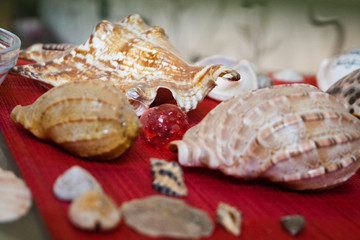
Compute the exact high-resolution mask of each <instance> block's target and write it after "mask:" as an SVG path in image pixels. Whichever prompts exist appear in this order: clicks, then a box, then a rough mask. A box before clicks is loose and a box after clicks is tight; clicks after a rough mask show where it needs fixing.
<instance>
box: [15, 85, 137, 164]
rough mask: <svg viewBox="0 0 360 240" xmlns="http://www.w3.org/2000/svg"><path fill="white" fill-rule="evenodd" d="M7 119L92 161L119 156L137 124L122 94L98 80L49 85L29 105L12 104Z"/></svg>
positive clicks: (134, 135) (134, 131)
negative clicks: (57, 85) (53, 86)
mask: <svg viewBox="0 0 360 240" xmlns="http://www.w3.org/2000/svg"><path fill="white" fill-rule="evenodd" d="M11 119H12V120H13V121H14V122H17V123H20V124H21V125H22V126H23V127H24V128H25V129H27V130H29V131H30V132H31V133H32V134H34V135H35V136H36V137H38V138H40V139H43V140H46V141H53V142H55V143H56V144H58V145H60V146H61V147H62V148H64V149H66V150H67V151H69V152H70V153H72V154H74V155H76V156H80V157H84V158H92V159H96V160H110V159H114V158H116V157H118V156H120V155H121V154H122V153H124V152H125V150H127V149H128V148H129V147H130V146H132V144H133V143H134V142H135V140H136V138H137V136H138V130H139V127H140V121H139V119H138V117H137V116H136V114H135V112H134V111H133V108H132V107H131V105H130V104H129V103H128V101H127V98H126V97H125V95H124V94H123V93H122V92H121V91H119V90H118V89H116V88H114V87H113V86H110V85H107V84H105V83H104V82H101V81H82V82H71V83H67V84H64V85H62V86H59V87H55V88H52V89H51V90H49V91H48V92H46V93H45V94H43V95H42V96H40V97H39V98H38V99H37V100H36V101H35V102H34V103H33V104H32V105H29V106H20V105H18V106H16V107H15V108H14V109H13V111H12V112H11Z"/></svg>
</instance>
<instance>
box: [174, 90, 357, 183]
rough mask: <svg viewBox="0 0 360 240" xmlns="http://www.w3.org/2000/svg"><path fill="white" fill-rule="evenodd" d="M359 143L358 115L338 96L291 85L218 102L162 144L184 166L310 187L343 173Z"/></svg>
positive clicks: (350, 170)
mask: <svg viewBox="0 0 360 240" xmlns="http://www.w3.org/2000/svg"><path fill="white" fill-rule="evenodd" d="M345 106H347V105H345ZM359 144H360V121H359V120H358V119H357V118H356V117H354V116H353V115H351V114H350V113H349V112H348V110H347V109H346V107H344V105H343V102H342V101H341V100H338V99H336V98H335V97H333V96H331V95H329V94H327V93H324V92H322V91H320V90H319V89H317V88H315V87H312V86H310V85H306V84H292V85H279V86H275V87H270V88H264V89H259V90H255V91H251V92H249V93H245V94H242V95H239V96H238V97H235V98H232V99H230V100H228V101H225V102H222V103H221V104H219V105H218V106H217V107H216V108H214V109H213V110H212V111H210V113H209V114H207V116H205V118H204V119H203V120H202V121H201V122H200V123H199V124H198V125H196V126H194V127H192V128H190V129H189V130H188V131H187V132H186V133H185V135H184V137H183V139H182V140H181V141H173V142H171V143H170V145H169V148H170V149H171V150H173V151H175V150H178V152H179V156H178V159H179V162H180V164H182V165H185V166H207V167H209V168H215V169H219V170H221V171H222V172H224V173H225V174H227V175H232V176H236V177H239V178H245V179H249V178H265V179H268V180H270V181H273V182H278V183H281V184H283V185H284V186H286V187H288V188H292V189H296V190H313V189H325V188H331V187H334V186H336V185H338V184H341V183H343V182H345V181H346V180H348V179H349V178H350V177H351V176H352V175H353V174H354V173H355V172H356V171H357V170H358V168H359V165H360V161H359V158H360V149H359V147H358V146H359Z"/></svg>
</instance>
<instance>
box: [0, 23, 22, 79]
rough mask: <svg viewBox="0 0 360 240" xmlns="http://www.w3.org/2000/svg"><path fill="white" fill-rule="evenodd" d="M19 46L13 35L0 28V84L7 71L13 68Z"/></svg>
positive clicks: (18, 41) (18, 40)
mask: <svg viewBox="0 0 360 240" xmlns="http://www.w3.org/2000/svg"><path fill="white" fill-rule="evenodd" d="M20 45H21V42H20V39H19V38H18V37H17V36H16V35H15V34H13V33H11V32H9V31H6V30H5V29H2V28H0V84H1V83H2V82H3V81H4V79H5V77H6V75H7V73H8V72H9V70H10V69H11V68H12V67H14V66H15V64H16V62H17V58H18V56H19V52H20Z"/></svg>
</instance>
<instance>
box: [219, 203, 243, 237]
mask: <svg viewBox="0 0 360 240" xmlns="http://www.w3.org/2000/svg"><path fill="white" fill-rule="evenodd" d="M216 221H217V222H218V223H219V224H221V225H222V226H223V227H224V228H225V229H226V230H227V231H228V232H230V233H232V234H234V235H235V236H240V234H241V222H242V217H241V212H239V211H238V210H237V209H236V208H235V207H232V206H230V205H228V204H226V203H223V202H220V203H219V205H218V208H217V210H216Z"/></svg>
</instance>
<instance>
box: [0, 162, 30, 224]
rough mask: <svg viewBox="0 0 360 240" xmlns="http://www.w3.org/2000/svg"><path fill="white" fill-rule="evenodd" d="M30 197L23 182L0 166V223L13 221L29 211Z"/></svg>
mask: <svg viewBox="0 0 360 240" xmlns="http://www.w3.org/2000/svg"><path fill="white" fill-rule="evenodd" d="M31 202H32V197H31V192H30V190H29V188H28V187H27V186H26V184H25V182H24V181H23V180H22V179H20V178H18V177H16V176H15V174H14V173H13V172H11V171H7V170H4V169H1V168H0V223H5V222H11V221H15V220H17V219H19V218H21V217H23V216H24V215H25V214H26V213H28V212H29V210H30V207H31Z"/></svg>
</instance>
